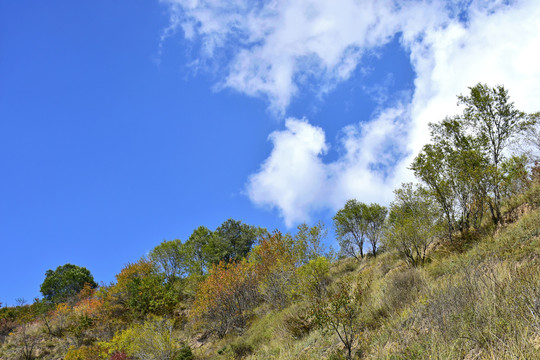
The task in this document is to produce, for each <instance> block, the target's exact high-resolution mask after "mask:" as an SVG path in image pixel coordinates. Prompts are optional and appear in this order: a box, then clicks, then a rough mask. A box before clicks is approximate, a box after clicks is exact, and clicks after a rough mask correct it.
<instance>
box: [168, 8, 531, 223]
mask: <svg viewBox="0 0 540 360" xmlns="http://www.w3.org/2000/svg"><path fill="white" fill-rule="evenodd" d="M165 2H167V3H169V4H170V5H171V11H172V12H174V14H175V16H176V17H175V19H178V22H177V25H176V26H177V27H181V28H182V29H183V31H184V34H185V36H186V37H187V38H189V39H191V40H193V41H194V42H198V43H199V44H200V46H201V52H200V59H202V60H204V61H208V60H209V59H218V60H217V61H218V62H219V63H220V64H219V65H220V66H221V68H222V69H223V71H224V73H223V76H222V78H221V79H220V80H219V86H221V87H227V88H232V89H235V90H237V91H239V92H242V93H245V94H247V95H249V96H257V97H263V98H266V99H267V100H268V103H269V107H270V109H271V111H272V112H274V113H275V114H277V115H278V116H279V115H284V114H285V113H286V109H287V106H288V105H289V104H290V102H291V100H292V99H293V98H294V96H295V95H296V94H297V93H298V91H299V90H300V89H302V90H303V89H304V88H313V84H316V85H317V86H316V88H317V89H318V91H319V92H320V93H323V94H324V93H326V92H329V91H331V90H332V89H333V87H334V86H335V85H336V84H337V83H339V82H342V81H346V80H347V79H349V78H350V76H351V75H352V74H353V70H355V69H356V68H358V66H361V64H362V57H363V54H365V52H366V51H369V50H370V49H375V48H377V47H381V46H384V45H385V44H386V43H388V41H389V40H390V39H392V38H393V37H395V36H396V34H398V36H399V38H400V41H401V44H402V47H403V48H404V50H405V51H407V52H408V53H409V54H410V61H411V65H412V67H413V69H414V71H415V73H416V78H415V82H414V89H413V96H412V97H411V98H410V100H409V101H407V102H403V103H402V104H399V105H397V106H396V105H392V107H391V108H389V109H383V110H382V111H380V112H379V113H378V114H377V115H376V116H374V118H373V119H371V120H370V122H367V123H362V124H352V125H351V126H348V127H346V128H344V129H343V136H342V137H341V140H340V144H337V145H336V146H338V147H341V149H342V150H343V151H342V156H341V157H340V158H339V159H337V160H336V161H334V162H332V163H324V161H323V160H322V159H323V157H322V155H323V154H324V153H325V151H327V149H328V147H329V144H328V143H327V142H326V140H325V137H324V130H323V129H321V128H318V127H314V126H312V125H310V124H309V122H308V121H307V120H305V119H304V120H297V119H289V120H287V121H286V123H285V129H284V130H282V131H276V132H274V133H273V134H272V135H271V136H270V140H271V141H272V142H273V145H274V149H273V151H272V153H271V154H270V156H269V157H268V159H267V160H266V161H265V162H264V163H263V164H262V165H261V168H260V170H259V171H258V172H257V173H255V174H253V175H252V176H251V178H250V179H249V181H248V185H247V190H248V195H249V196H250V198H251V200H252V201H253V202H255V203H256V204H260V205H266V206H270V207H275V208H277V209H279V211H280V213H281V215H282V216H283V218H284V219H285V221H286V223H287V224H289V225H291V224H293V223H295V222H298V221H303V220H305V219H307V218H308V217H309V214H310V213H311V211H313V210H314V209H319V208H331V209H337V208H339V207H340V206H342V205H343V202H344V201H345V200H346V199H348V198H351V197H356V198H359V199H361V200H363V201H383V202H384V201H387V200H388V196H391V192H392V189H393V188H394V187H395V186H396V185H397V184H399V183H400V182H401V181H404V180H408V179H410V177H411V174H410V172H409V171H408V170H407V169H406V168H407V166H408V165H409V164H410V161H411V158H412V156H414V155H415V154H416V152H417V151H418V150H419V149H420V147H421V146H422V145H423V144H424V143H426V141H427V139H428V132H427V124H428V123H429V122H433V121H438V120H440V119H442V118H443V117H444V116H445V115H450V114H454V113H457V112H458V111H459V110H458V109H457V108H456V106H455V104H456V94H459V93H465V92H466V91H467V87H468V86H472V85H474V84H475V83H477V82H484V83H488V84H491V85H495V84H504V85H505V86H506V87H507V88H508V89H510V94H511V96H512V99H513V100H514V101H515V102H516V105H517V106H518V107H519V108H520V109H522V110H525V111H530V112H532V111H538V110H539V105H538V99H539V98H540V61H538V57H539V55H540V51H539V50H538V49H540V22H539V21H538V19H539V18H540V3H538V1H537V0H515V1H500V0H492V1H490V0H473V1H470V0H464V1H454V2H446V1H442V0H441V1H437V0H432V1H430V0H423V1H422V0H409V1H392V0H363V1H355V0H341V1H332V2H329V1H326V0H297V1H285V0H273V1H256V2H253V1H247V0H245V1H241V0H236V1H233V2H231V1H227V2H225V1H218V0H206V1H197V0H191V1H188V0H166V1H165ZM169 31H170V30H169ZM223 54H226V55H227V56H224V55H223ZM308 83H309V85H311V86H309V87H308V86H306V84H308ZM319 95H320V94H319ZM288 154H294V156H290V155H288ZM388 194H389V195H388Z"/></svg>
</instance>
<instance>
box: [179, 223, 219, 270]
mask: <svg viewBox="0 0 540 360" xmlns="http://www.w3.org/2000/svg"><path fill="white" fill-rule="evenodd" d="M211 239H212V231H210V230H209V229H208V228H207V227H206V226H199V227H198V228H197V229H195V230H194V231H193V233H192V234H191V235H190V237H189V239H188V240H187V241H186V242H185V244H184V247H185V252H186V260H187V262H188V273H189V274H190V275H203V274H204V273H205V272H206V269H207V267H208V264H209V262H210V259H209V255H208V252H209V251H208V247H209V246H210V242H211Z"/></svg>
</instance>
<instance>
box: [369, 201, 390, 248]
mask: <svg viewBox="0 0 540 360" xmlns="http://www.w3.org/2000/svg"><path fill="white" fill-rule="evenodd" d="M387 214H388V209H387V208H386V207H384V206H382V205H379V204H376V203H373V204H370V205H369V206H368V208H367V214H366V217H367V231H366V236H367V238H368V239H369V243H370V244H371V251H372V253H373V256H374V257H376V256H377V249H378V246H379V242H380V240H381V236H382V232H383V229H384V224H385V220H386V215H387Z"/></svg>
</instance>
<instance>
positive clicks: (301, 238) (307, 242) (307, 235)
mask: <svg viewBox="0 0 540 360" xmlns="http://www.w3.org/2000/svg"><path fill="white" fill-rule="evenodd" d="M297 230H298V231H297V233H296V235H295V236H294V241H295V243H296V247H297V248H298V249H299V251H300V252H301V254H300V261H301V262H302V263H303V264H307V263H308V262H309V261H311V260H314V259H317V258H318V257H320V256H324V255H325V247H324V244H323V241H324V239H326V237H327V236H328V231H327V230H326V228H325V226H324V224H323V223H322V222H318V223H317V224H315V225H314V226H311V227H310V226H308V225H307V224H306V223H303V224H300V225H298V227H297Z"/></svg>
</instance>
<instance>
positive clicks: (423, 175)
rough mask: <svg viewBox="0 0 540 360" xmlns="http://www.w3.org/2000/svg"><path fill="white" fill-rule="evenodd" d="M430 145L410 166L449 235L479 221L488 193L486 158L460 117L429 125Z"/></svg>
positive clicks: (479, 144)
mask: <svg viewBox="0 0 540 360" xmlns="http://www.w3.org/2000/svg"><path fill="white" fill-rule="evenodd" d="M430 128H431V139H432V144H427V145H425V146H424V147H423V149H422V151H421V152H420V154H418V156H417V157H416V158H415V159H414V161H413V163H412V165H411V169H412V170H413V171H414V173H415V175H416V177H417V178H419V179H420V180H421V181H422V182H423V183H424V184H425V185H426V187H427V189H428V192H429V194H430V195H431V197H433V199H434V200H436V201H437V203H438V204H439V206H440V207H441V210H442V211H443V213H444V217H445V221H446V226H447V231H448V237H449V239H450V240H451V239H452V233H453V232H454V230H456V227H457V228H459V229H460V230H461V231H462V232H464V231H467V230H468V228H469V226H470V225H478V224H479V223H480V220H481V217H482V214H483V211H484V203H485V200H486V196H487V177H488V175H489V172H490V168H489V161H488V159H487V156H486V154H485V151H483V149H482V146H481V142H480V141H479V139H478V138H477V137H475V136H472V135H470V134H467V130H466V128H465V125H464V122H463V121H462V120H461V119H460V118H459V117H454V118H446V119H444V120H443V121H441V122H440V123H436V124H430Z"/></svg>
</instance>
